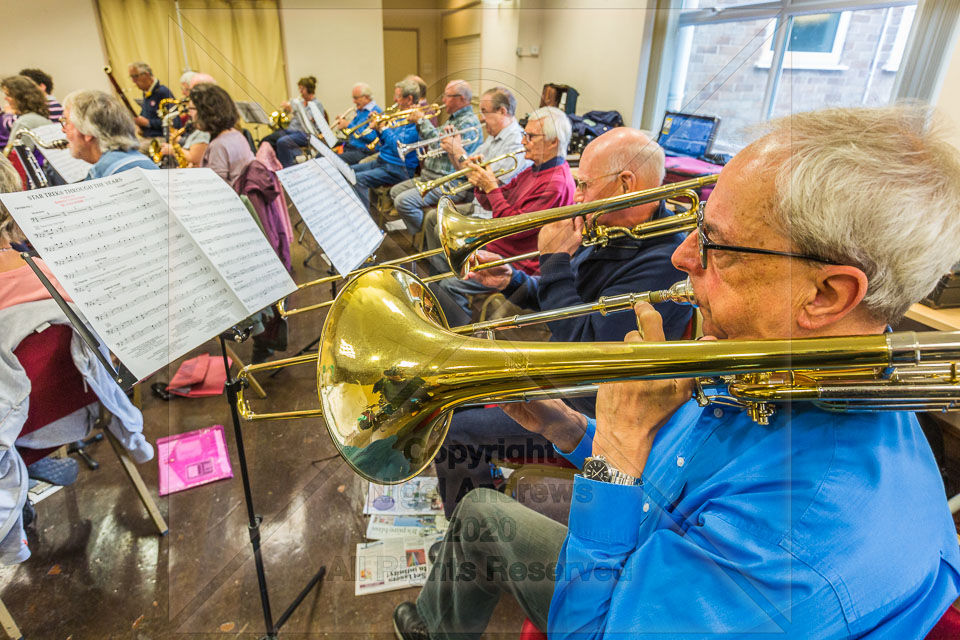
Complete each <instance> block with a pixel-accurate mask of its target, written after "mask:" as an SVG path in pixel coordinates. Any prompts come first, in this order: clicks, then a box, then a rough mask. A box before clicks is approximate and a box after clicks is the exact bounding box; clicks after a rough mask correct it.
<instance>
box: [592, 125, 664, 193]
mask: <svg viewBox="0 0 960 640" xmlns="http://www.w3.org/2000/svg"><path fill="white" fill-rule="evenodd" d="M640 133H643V134H644V136H645V137H646V141H645V142H643V141H642V140H643V139H642V138H640V137H639V136H637V135H636V134H633V135H634V136H635V139H634V140H632V141H631V143H630V144H622V145H619V146H617V147H615V148H614V150H613V151H612V152H611V153H610V154H609V155H608V156H607V158H606V161H607V166H605V167H603V171H604V173H618V172H620V171H630V172H631V173H633V174H634V175H637V176H647V177H649V182H651V183H656V185H657V186H659V185H660V184H662V183H663V178H664V177H665V176H666V174H667V170H666V158H665V157H664V155H665V154H664V152H663V147H661V146H660V145H659V144H657V143H656V142H654V141H653V140H651V139H650V137H649V136H648V135H647V134H646V132H642V131H641V132H640ZM644 182H647V181H644Z"/></svg>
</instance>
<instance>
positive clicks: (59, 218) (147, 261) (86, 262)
mask: <svg viewBox="0 0 960 640" xmlns="http://www.w3.org/2000/svg"><path fill="white" fill-rule="evenodd" d="M147 173H161V172H160V171H157V172H146V171H144V170H143V169H134V170H131V171H126V172H123V173H120V174H117V175H114V176H109V177H106V178H100V179H98V180H91V181H88V182H83V183H81V184H78V185H70V186H63V187H49V188H46V189H36V190H33V191H26V192H20V193H8V194H2V195H0V201H2V202H3V204H4V205H5V206H6V207H7V208H8V209H9V210H10V212H11V213H12V214H13V217H14V219H15V220H16V221H17V223H18V224H19V225H20V227H21V228H22V229H23V231H24V232H25V233H26V234H27V237H28V238H30V240H31V242H32V243H33V245H34V246H35V247H36V249H37V251H38V252H39V253H40V255H41V256H42V257H43V259H44V260H45V261H46V262H47V264H48V265H49V267H50V269H51V270H52V271H53V273H54V274H55V275H56V276H57V279H58V280H59V281H60V283H61V284H62V285H63V287H64V288H65V289H66V290H67V292H68V293H69V294H70V296H71V297H72V298H73V300H74V301H75V302H76V303H77V305H78V306H79V307H80V309H81V311H82V312H83V314H84V315H85V316H86V317H87V319H88V320H89V321H90V324H91V325H92V326H93V328H94V330H95V331H96V332H97V333H98V334H99V335H100V336H101V338H102V339H103V340H104V342H106V345H107V347H108V348H109V349H110V350H111V351H112V352H113V353H114V354H116V356H117V357H118V358H119V359H120V361H121V362H122V363H123V364H124V365H126V367H127V368H128V369H130V371H131V372H132V373H133V374H134V375H135V376H136V377H137V378H138V379H143V378H145V377H147V376H149V375H150V374H151V373H153V372H154V371H157V370H158V369H160V368H162V367H164V366H166V365H167V364H168V363H169V362H171V361H172V360H175V359H176V358H178V357H180V356H182V355H183V354H184V353H186V352H187V351H189V350H190V349H193V348H194V347H196V346H198V345H200V344H202V343H203V342H205V341H206V340H208V339H210V338H211V337H212V336H215V335H217V334H218V333H220V332H221V331H224V330H225V329H227V328H229V327H230V326H231V325H233V324H234V323H236V322H237V321H238V320H241V319H243V318H244V317H246V316H247V315H249V314H248V313H247V311H246V309H245V308H244V306H243V304H242V303H241V301H240V300H239V298H238V297H237V296H236V295H234V294H233V292H232V291H231V290H230V287H229V286H228V285H227V282H226V281H225V279H224V278H222V277H221V276H220V275H219V274H218V273H217V269H216V268H215V267H214V265H213V263H211V261H210V260H209V259H207V257H206V256H205V255H204V254H203V252H201V251H200V250H199V248H198V247H197V245H196V243H195V242H194V241H193V240H192V239H191V238H190V235H189V233H188V232H187V230H186V228H185V227H184V226H183V225H182V224H180V222H179V221H178V220H177V217H176V216H175V215H173V212H172V210H170V209H169V208H168V207H167V205H166V203H165V202H164V201H163V199H162V198H161V197H160V196H159V195H158V193H157V191H156V190H155V189H154V188H153V186H152V185H151V182H150V181H149V180H146V179H145V178H144V175H145V174H147ZM164 173H165V172H164ZM271 254H272V252H271Z"/></svg>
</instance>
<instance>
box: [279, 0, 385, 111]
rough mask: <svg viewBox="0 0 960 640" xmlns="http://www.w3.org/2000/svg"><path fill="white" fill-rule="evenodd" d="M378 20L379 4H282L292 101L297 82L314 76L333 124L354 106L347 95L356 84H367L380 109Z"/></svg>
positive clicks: (304, 0) (287, 0) (361, 0)
mask: <svg viewBox="0 0 960 640" xmlns="http://www.w3.org/2000/svg"><path fill="white" fill-rule="evenodd" d="M345 7H349V8H345ZM382 14H383V11H382V8H381V4H380V0H354V1H353V2H352V3H350V4H347V3H344V2H342V1H339V0H282V1H281V3H280V28H281V30H282V33H283V41H284V45H285V49H286V58H287V88H288V90H289V93H290V95H291V96H296V95H297V86H296V82H297V79H298V78H301V77H303V76H311V75H312V76H316V77H317V97H318V98H319V99H320V102H322V103H323V106H324V107H325V108H326V109H327V113H328V114H329V116H330V117H331V118H333V117H335V116H336V115H337V114H339V113H341V112H342V111H344V110H345V109H347V108H348V107H349V106H350V105H351V104H352V103H351V102H350V89H351V88H352V87H353V85H354V84H356V83H357V82H366V83H367V84H369V85H370V87H371V88H372V89H373V92H374V95H376V96H377V97H378V102H379V103H380V104H383V103H384V100H383V98H382V96H383V95H384V93H383V15H382ZM391 96H392V91H391Z"/></svg>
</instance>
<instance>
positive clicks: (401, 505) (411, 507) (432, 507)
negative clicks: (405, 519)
mask: <svg viewBox="0 0 960 640" xmlns="http://www.w3.org/2000/svg"><path fill="white" fill-rule="evenodd" d="M363 513H364V514H366V515H378V516H420V515H423V516H429V515H437V514H443V501H442V500H440V492H439V491H438V490H437V479H436V478H435V477H419V478H413V479H412V480H407V481H406V482H404V483H403V484H390V485H382V484H374V483H373V482H371V483H369V486H368V488H367V500H366V503H365V504H364V505H363Z"/></svg>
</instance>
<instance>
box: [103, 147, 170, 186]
mask: <svg viewBox="0 0 960 640" xmlns="http://www.w3.org/2000/svg"><path fill="white" fill-rule="evenodd" d="M137 167H139V168H141V169H151V170H152V169H156V168H157V165H155V164H153V161H152V160H151V159H150V158H148V157H147V156H145V155H143V154H142V153H140V152H139V151H137V150H136V149H131V150H129V151H107V152H106V153H105V154H103V155H102V156H100V159H99V160H97V162H96V164H94V165H93V166H92V167H90V171H88V172H87V177H86V178H85V180H94V179H96V178H106V177H107V176H112V175H113V174H115V173H122V172H123V171H129V170H130V169H136V168H137Z"/></svg>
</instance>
